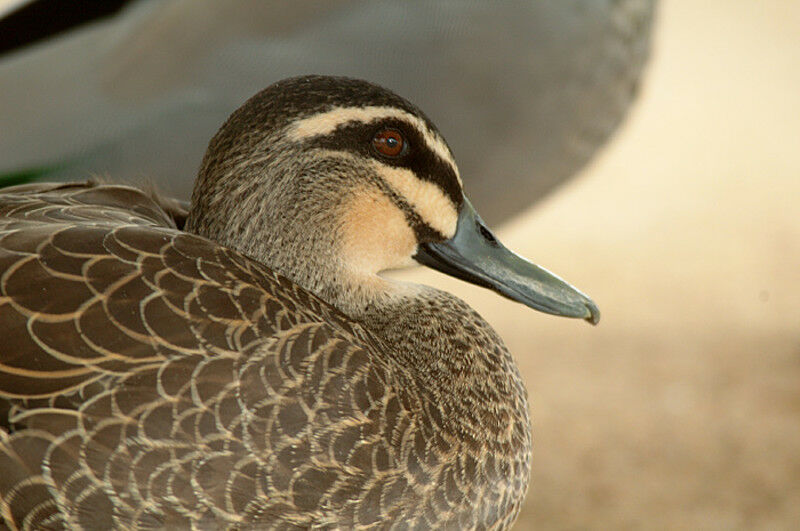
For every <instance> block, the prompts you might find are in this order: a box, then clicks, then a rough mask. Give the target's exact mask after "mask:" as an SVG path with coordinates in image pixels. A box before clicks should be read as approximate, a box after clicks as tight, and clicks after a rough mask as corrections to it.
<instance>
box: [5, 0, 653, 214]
mask: <svg viewBox="0 0 800 531" xmlns="http://www.w3.org/2000/svg"><path fill="white" fill-rule="evenodd" d="M654 3H655V2H654V0H602V1H597V0H547V1H538V2H532V1H502V2H483V1H444V2H442V1H439V0H420V1H412V2H401V3H397V2H391V1H389V0H380V1H376V2H372V1H370V2H365V1H356V0H338V1H333V2H329V1H325V2H318V1H313V0H298V1H293V2H282V1H252V0H230V1H226V2H217V1H216V0H160V1H159V0H137V1H129V2H109V3H108V4H110V5H113V6H116V7H115V8H116V9H117V11H116V12H114V11H113V9H114V8H108V7H105V8H102V9H101V11H102V12H103V13H105V14H106V15H108V16H106V17H105V18H102V19H98V20H95V21H94V22H93V23H92V24H88V25H84V26H81V27H79V28H77V29H76V30H74V31H71V32H67V33H63V34H61V35H59V36H56V37H53V38H50V39H47V40H41V41H38V42H35V43H33V44H30V45H28V46H21V45H23V44H24V43H25V42H26V36H25V35H23V36H20V35H15V32H17V33H18V32H19V31H20V30H21V28H25V30H26V32H28V33H35V32H36V31H39V30H38V28H41V27H43V26H45V25H46V23H47V21H48V20H53V21H58V20H63V19H68V18H70V17H74V16H75V13H76V12H77V13H87V12H89V9H88V8H87V7H85V6H81V8H80V9H77V10H76V8H75V7H74V6H73V7H70V4H69V3H63V2H42V1H38V2H25V1H19V0H17V1H11V2H6V14H7V17H6V19H5V20H0V35H5V42H6V43H7V45H6V49H7V50H8V51H7V52H6V53H5V55H3V56H0V94H2V97H1V98H0V174H5V175H6V176H7V179H6V180H8V178H13V177H15V176H17V177H18V176H20V175H31V174H33V175H35V174H42V173H44V174H47V175H48V176H49V178H51V179H52V178H58V179H65V180H67V179H75V178H78V179H83V178H85V176H86V175H87V174H88V173H97V174H101V175H102V174H107V175H113V176H114V178H115V179H127V180H132V181H134V182H136V181H142V180H143V179H149V180H152V181H154V182H155V183H157V184H158V186H159V187H160V188H162V189H164V190H165V191H167V192H168V193H170V194H171V195H175V196H177V197H181V198H187V197H188V195H189V192H190V191H191V187H192V182H193V179H194V176H195V175H196V171H197V167H196V161H198V160H200V158H201V156H202V154H203V151H204V149H205V144H206V142H207V140H208V138H210V137H211V135H212V134H213V133H214V131H215V130H216V128H217V127H218V125H219V124H220V123H221V122H222V121H223V120H224V119H225V117H226V116H228V115H229V114H230V113H231V112H232V111H233V109H235V108H236V107H237V106H238V105H239V103H240V102H241V101H243V100H244V99H246V98H247V97H249V96H250V95H251V94H253V93H255V92H256V91H257V90H260V89H261V88H263V87H264V86H266V85H268V84H270V83H272V82H274V81H277V80H278V79H282V78H285V77H289V76H294V75H301V74H307V73H320V74H333V75H347V76H353V77H358V78H363V79H369V80H372V81H374V82H376V83H379V84H381V85H383V86H386V87H389V88H391V89H393V90H395V91H397V92H398V93H401V94H404V95H405V96H406V97H408V98H409V99H411V100H412V101H414V102H416V103H417V104H418V105H420V106H421V107H422V108H424V109H426V110H427V111H428V113H429V114H430V115H431V116H432V118H433V119H434V120H436V122H437V123H438V124H439V125H440V126H441V127H442V130H444V131H447V132H448V140H449V142H450V144H451V146H452V147H453V150H454V152H455V153H456V154H457V156H458V158H459V161H460V164H461V167H462V169H463V171H464V178H465V179H466V182H465V184H466V187H467V189H468V190H470V191H471V192H472V194H473V196H474V197H475V201H476V202H477V203H476V206H477V207H478V209H479V210H480V211H481V212H482V214H483V215H484V217H485V218H486V219H487V221H489V222H490V223H496V222H498V221H501V220H505V219H508V218H509V217H510V216H512V215H513V214H515V213H518V212H520V211H522V210H523V209H524V208H526V207H528V206H530V205H531V204H532V203H533V202H534V201H536V200H537V199H539V198H540V197H542V196H543V195H544V194H545V193H546V192H548V191H549V190H551V189H552V188H554V187H555V186H557V185H558V184H559V183H561V182H563V181H564V180H565V179H566V178H568V177H569V176H571V175H573V174H574V173H575V172H576V171H577V170H578V169H580V168H581V167H582V166H583V165H584V164H585V163H586V161H587V160H589V158H590V157H591V155H592V154H593V153H594V152H595V151H596V150H597V149H598V148H599V147H600V146H602V145H603V144H604V142H605V141H606V139H607V138H608V137H609V136H610V135H611V133H612V132H613V131H614V130H615V129H616V127H617V125H618V124H619V123H620V121H621V120H622V118H623V116H624V115H625V112H626V110H627V108H628V106H629V104H630V103H631V101H632V100H633V97H634V96H635V94H636V93H637V91H636V88H637V86H638V81H639V78H640V75H641V72H642V67H643V65H644V63H645V61H646V59H647V57H648V54H649V44H650V30H651V26H652V24H651V23H652V18H653V10H654ZM52 23H57V22H51V24H52ZM28 38H30V37H28ZM0 41H2V39H0Z"/></svg>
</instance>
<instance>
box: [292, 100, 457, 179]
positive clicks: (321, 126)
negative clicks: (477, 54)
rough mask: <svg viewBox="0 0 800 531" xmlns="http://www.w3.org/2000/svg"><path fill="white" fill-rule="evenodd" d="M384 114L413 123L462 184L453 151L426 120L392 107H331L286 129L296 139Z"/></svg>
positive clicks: (327, 131) (320, 134) (325, 133)
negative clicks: (451, 151)
mask: <svg viewBox="0 0 800 531" xmlns="http://www.w3.org/2000/svg"><path fill="white" fill-rule="evenodd" d="M385 118H396V119H398V120H403V121H405V122H408V123H409V124H411V125H412V126H414V127H415V128H416V129H417V130H418V131H419V132H420V133H421V134H422V138H423V139H424V140H425V143H426V144H427V146H428V148H429V149H430V150H431V151H433V152H434V153H435V154H436V156H438V157H439V158H440V159H441V160H442V161H444V162H446V163H447V164H449V165H450V166H451V167H452V168H453V172H454V173H455V175H456V178H457V179H458V183H459V184H462V182H461V175H460V174H459V172H458V166H457V165H456V161H455V160H453V155H452V154H451V153H450V150H449V149H448V148H447V144H445V143H444V141H443V140H442V139H441V137H439V135H437V134H436V133H434V132H433V131H431V130H430V128H429V127H428V124H426V123H425V122H424V121H423V120H422V119H420V118H419V117H418V116H414V115H413V114H411V113H408V112H406V111H403V110H401V109H397V108H395V107H385V106H368V107H334V108H333V109H331V110H329V111H326V112H323V113H319V114H315V115H313V116H309V117H308V118H303V119H301V120H298V121H296V122H294V123H293V124H292V125H291V126H290V127H289V129H288V131H287V133H288V136H289V138H290V139H291V140H293V141H296V142H298V141H302V140H307V139H309V138H313V137H316V136H322V135H328V134H330V133H332V132H334V131H335V130H336V129H337V128H338V127H340V126H342V125H345V124H348V123H351V122H363V123H370V122H375V121H378V120H381V119H385Z"/></svg>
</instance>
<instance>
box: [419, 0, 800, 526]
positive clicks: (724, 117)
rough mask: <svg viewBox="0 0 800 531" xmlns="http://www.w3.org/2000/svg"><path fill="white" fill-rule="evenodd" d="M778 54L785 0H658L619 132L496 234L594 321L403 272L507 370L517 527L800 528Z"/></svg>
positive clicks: (798, 135) (793, 34)
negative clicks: (522, 459) (521, 456)
mask: <svg viewBox="0 0 800 531" xmlns="http://www.w3.org/2000/svg"><path fill="white" fill-rule="evenodd" d="M798 61H800V2H796V1H793V0H770V1H758V2H749V1H742V0H734V1H731V0H715V1H710V2H691V1H687V0H665V1H663V3H661V4H660V7H659V13H658V17H657V21H656V29H655V35H654V50H653V56H652V62H651V64H650V66H649V72H648V74H647V76H646V79H645V83H644V86H643V92H642V96H641V98H640V100H639V101H638V102H637V103H636V104H635V105H634V109H633V111H632V114H631V115H630V116H629V118H628V121H627V122H626V124H625V125H624V126H623V128H622V130H621V131H620V132H619V133H618V135H617V137H616V138H615V140H614V141H613V142H612V143H611V144H610V145H609V146H607V148H606V149H605V151H604V152H603V153H602V154H601V155H600V157H599V158H598V159H596V160H595V161H594V163H593V164H592V165H591V166H590V167H589V168H587V169H586V170H585V171H584V172H583V174H582V175H581V176H579V177H578V178H577V179H576V180H574V181H573V182H571V183H569V184H567V185H566V186H564V187H563V188H562V189H561V190H560V191H559V192H557V193H556V194H555V195H553V196H551V197H550V198H549V199H547V200H545V201H544V202H543V203H541V204H540V205H539V206H537V207H536V208H535V209H534V210H533V211H532V212H530V213H529V214H528V215H525V216H523V217H521V218H519V219H517V220H516V222H514V223H513V224H512V226H510V227H509V228H508V229H507V230H504V231H501V234H500V235H501V236H502V237H503V239H504V240H505V243H506V244H509V246H510V247H511V248H514V249H516V250H518V251H519V252H521V253H522V254H524V255H526V256H528V257H531V258H533V259H535V260H536V261H538V262H539V263H540V264H543V265H545V266H546V267H548V268H550V269H552V270H553V271H556V272H558V273H559V274H561V275H562V276H563V277H564V278H566V279H568V280H569V281H571V282H574V283H575V284H576V285H578V286H579V287H580V288H582V289H584V290H585V291H586V292H587V293H589V294H590V295H591V296H592V297H594V298H595V300H596V301H597V302H598V304H599V305H600V308H601V310H602V311H603V320H602V321H601V323H600V325H599V326H598V327H597V328H592V327H590V326H587V325H584V324H583V323H579V322H575V321H568V320H564V319H556V318H551V317H548V316H544V315H542V314H537V313H533V312H531V311H529V310H527V309H526V308H524V307H522V306H519V305H515V304H513V303H510V302H506V301H504V300H500V299H499V298H497V297H496V296H494V295H492V294H489V293H486V292H484V291H482V290H480V289H477V288H475V289H472V288H471V287H469V286H466V285H464V284H463V283H460V282H457V281H454V280H450V279H446V278H445V277H442V276H440V275H435V274H433V273H425V272H422V271H418V272H414V273H412V274H411V275H410V276H412V277H414V278H415V279H418V280H427V279H431V281H432V282H436V283H437V284H438V285H444V286H446V287H447V288H448V289H451V290H452V291H456V292H458V293H459V294H462V295H463V296H464V297H465V298H466V299H467V300H468V301H469V302H470V303H471V304H473V305H474V306H475V307H476V308H477V309H478V310H479V311H480V313H481V314H483V315H484V316H486V317H487V318H488V319H489V321H490V322H491V323H492V324H493V325H495V326H496V327H497V328H498V329H499V331H500V333H501V335H502V336H503V337H504V338H505V339H506V342H507V344H508V346H509V348H510V349H511V351H512V352H513V353H514V354H515V355H516V358H517V361H518V363H519V364H520V366H521V368H522V372H523V374H524V377H525V379H526V381H527V385H528V390H529V393H530V397H531V402H532V412H533V419H534V421H533V422H534V441H535V443H534V444H535V449H534V465H533V478H532V486H531V489H530V491H529V494H528V499H527V502H526V504H525V507H524V510H523V512H522V515H521V517H520V519H519V521H518V524H517V528H518V529H534V528H535V529H585V528H591V529H626V528H647V529H797V528H800V68H798V67H799V66H800V62H798ZM434 276H436V278H435V279H433V277H434Z"/></svg>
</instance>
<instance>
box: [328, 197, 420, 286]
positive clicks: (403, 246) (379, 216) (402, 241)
mask: <svg viewBox="0 0 800 531" xmlns="http://www.w3.org/2000/svg"><path fill="white" fill-rule="evenodd" d="M342 221H343V223H342V233H341V253H342V259H343V260H344V261H345V262H346V263H347V264H348V265H350V266H351V267H353V268H355V269H357V270H360V271H362V272H366V273H378V272H379V271H383V270H385V269H394V268H398V267H404V266H405V265H407V264H408V262H409V260H410V257H411V255H413V254H414V252H415V251H416V247H417V239H416V236H415V235H414V231H413V230H412V229H411V227H409V225H408V222H407V221H406V218H405V215H403V213H402V212H401V211H400V209H399V208H397V207H396V206H395V205H394V204H393V203H392V202H391V201H390V200H389V198H388V197H386V196H385V195H384V194H383V193H381V192H379V191H377V190H376V191H373V190H364V191H361V192H358V193H356V194H354V196H353V197H352V199H351V201H350V202H349V204H347V205H345V207H344V211H343V220H342Z"/></svg>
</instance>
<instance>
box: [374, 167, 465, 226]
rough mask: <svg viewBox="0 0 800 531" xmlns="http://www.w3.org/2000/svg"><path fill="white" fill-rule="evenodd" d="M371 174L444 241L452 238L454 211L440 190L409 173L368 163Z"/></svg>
mask: <svg viewBox="0 0 800 531" xmlns="http://www.w3.org/2000/svg"><path fill="white" fill-rule="evenodd" d="M372 164H373V165H374V168H375V172H376V173H377V174H378V175H380V176H381V177H383V180H384V181H385V182H386V184H388V185H389V187H390V188H391V189H392V190H393V191H394V192H395V193H396V194H397V195H399V196H400V197H402V198H403V199H404V200H405V201H406V202H407V203H408V204H409V206H410V207H411V208H413V209H414V211H415V212H416V213H417V215H419V217H420V218H421V219H422V221H424V222H425V223H427V224H428V225H430V226H431V227H432V228H433V229H435V230H436V231H438V232H439V233H440V234H441V235H442V236H444V237H445V238H452V237H453V236H455V234H456V226H457V225H458V211H457V210H456V206H455V205H454V204H453V202H452V201H451V200H450V198H449V197H447V195H445V193H444V192H443V191H442V189H441V188H439V187H438V186H436V185H435V184H433V183H432V182H429V181H423V180H422V179H420V178H419V177H417V176H416V175H415V174H414V172H413V171H411V170H409V169H406V168H395V167H392V166H387V165H385V164H381V163H380V162H378V161H377V160H376V161H372Z"/></svg>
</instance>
